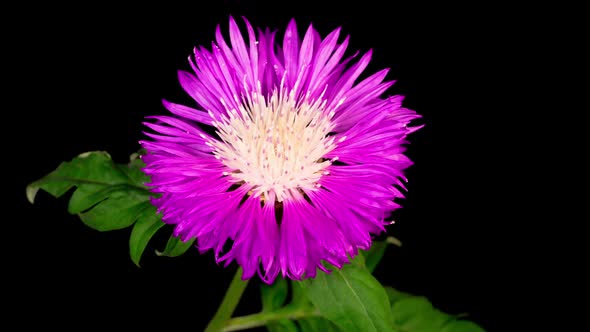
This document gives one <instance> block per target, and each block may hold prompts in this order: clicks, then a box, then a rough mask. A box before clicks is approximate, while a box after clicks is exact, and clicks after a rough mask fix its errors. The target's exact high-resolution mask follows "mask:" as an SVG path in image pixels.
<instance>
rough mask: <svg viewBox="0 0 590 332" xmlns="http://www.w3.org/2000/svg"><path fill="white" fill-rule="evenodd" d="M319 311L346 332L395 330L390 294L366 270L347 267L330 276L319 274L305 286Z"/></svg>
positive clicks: (336, 270) (335, 271)
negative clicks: (388, 296) (389, 299)
mask: <svg viewBox="0 0 590 332" xmlns="http://www.w3.org/2000/svg"><path fill="white" fill-rule="evenodd" d="M302 284H303V285H304V286H305V288H306V290H307V292H306V294H307V296H308V297H309V298H310V300H311V301H312V302H313V304H314V305H315V307H316V308H317V309H318V310H319V311H320V313H321V314H322V316H323V317H325V318H327V319H329V320H330V321H332V323H334V324H335V325H337V326H338V327H339V328H340V329H342V330H344V331H367V332H381V331H393V328H392V324H393V317H392V315H391V310H390V306H389V301H388V300H387V294H386V293H385V290H384V289H383V287H382V286H381V284H380V283H379V282H378V281H377V280H376V279H375V278H374V277H373V276H372V275H371V273H370V272H369V271H368V270H367V269H366V268H362V267H359V266H358V265H356V264H346V265H345V266H344V267H343V268H342V269H341V270H340V269H337V268H333V270H332V273H331V274H326V273H319V274H318V275H317V276H316V277H315V279H313V280H306V281H305V282H304V283H302Z"/></svg>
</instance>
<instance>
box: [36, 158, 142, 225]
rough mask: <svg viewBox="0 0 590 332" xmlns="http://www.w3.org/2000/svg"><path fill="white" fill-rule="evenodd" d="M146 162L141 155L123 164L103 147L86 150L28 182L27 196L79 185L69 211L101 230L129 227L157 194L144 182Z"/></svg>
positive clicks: (56, 192) (56, 193)
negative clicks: (143, 168) (115, 161)
mask: <svg viewBox="0 0 590 332" xmlns="http://www.w3.org/2000/svg"><path fill="white" fill-rule="evenodd" d="M143 166H144V164H143V162H142V161H141V160H140V159H137V158H132V159H131V161H130V162H129V164H127V165H120V164H115V163H114V162H113V160H112V159H111V156H110V155H109V154H108V153H106V152H103V151H92V152H86V153H82V154H80V155H79V156H78V157H76V158H74V159H72V160H71V161H69V162H63V163H61V164H60V165H59V167H58V168H57V169H56V170H54V171H53V172H51V173H49V174H48V175H47V176H45V177H43V178H41V179H39V180H37V181H35V182H33V183H31V184H30V185H29V186H27V190H26V192H27V198H28V200H29V201H30V202H31V203H33V202H34V200H35V196H36V195H37V193H38V191H39V189H43V190H44V191H46V192H48V193H49V194H51V195H53V196H54V197H56V198H57V197H60V196H62V195H64V194H65V193H66V192H68V191H69V190H70V189H72V188H74V187H75V188H76V189H75V191H74V192H73V193H72V196H71V197H70V201H69V203H68V212H70V213H72V214H78V215H79V216H80V219H81V220H82V221H83V222H84V223H85V224H86V225H88V226H89V227H91V228H94V229H96V230H99V231H110V230H115V229H121V228H125V227H128V226H131V225H132V224H133V223H134V222H135V221H136V220H137V218H138V217H139V214H140V213H141V212H142V211H143V209H145V207H146V203H147V204H149V199H150V197H151V196H152V195H153V194H152V193H151V192H150V191H149V190H148V188H147V187H146V186H145V185H144V182H146V181H147V180H149V178H148V177H147V176H146V175H145V174H144V173H143V172H142V171H141V168H142V167H143Z"/></svg>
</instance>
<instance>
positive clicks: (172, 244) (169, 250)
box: [156, 235, 195, 257]
mask: <svg viewBox="0 0 590 332" xmlns="http://www.w3.org/2000/svg"><path fill="white" fill-rule="evenodd" d="M193 243H195V239H190V240H188V241H186V242H185V241H182V240H181V239H180V238H179V237H176V236H174V235H171V236H170V238H169V239H168V243H166V248H164V251H158V250H156V255H158V256H166V257H178V256H180V255H182V254H184V253H185V252H186V251H187V250H188V249H189V248H191V247H192V246H193Z"/></svg>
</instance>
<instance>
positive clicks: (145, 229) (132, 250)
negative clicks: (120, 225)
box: [129, 205, 165, 266]
mask: <svg viewBox="0 0 590 332" xmlns="http://www.w3.org/2000/svg"><path fill="white" fill-rule="evenodd" d="M164 225H165V224H164V223H163V222H162V216H161V215H160V214H158V213H157V211H156V207H155V206H153V205H149V206H148V207H147V208H145V209H144V210H143V212H142V213H141V215H140V216H139V218H138V220H137V222H136V223H135V225H134V226H133V229H132V230H131V237H130V238H129V254H130V255H131V260H132V261H133V263H135V265H137V266H139V261H140V259H141V255H142V254H143V252H144V250H145V248H146V247H147V244H148V242H149V241H150V239H151V238H152V237H153V236H154V234H156V232H157V231H158V230H159V229H160V228H162V226H164Z"/></svg>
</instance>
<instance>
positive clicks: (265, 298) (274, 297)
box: [260, 277, 298, 332]
mask: <svg viewBox="0 0 590 332" xmlns="http://www.w3.org/2000/svg"><path fill="white" fill-rule="evenodd" d="M288 292H289V285H288V283H287V280H285V279H283V278H281V277H278V278H277V279H275V282H274V283H273V284H272V285H266V284H261V285H260V295H261V300H262V312H272V311H276V310H277V309H280V308H281V307H282V306H283V304H284V303H285V301H286V300H287V295H288ZM266 328H267V329H268V331H270V332H283V331H284V332H291V331H292V332H297V331H298V330H297V325H295V322H293V321H291V320H289V319H281V320H278V321H274V322H270V323H268V324H266Z"/></svg>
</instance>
